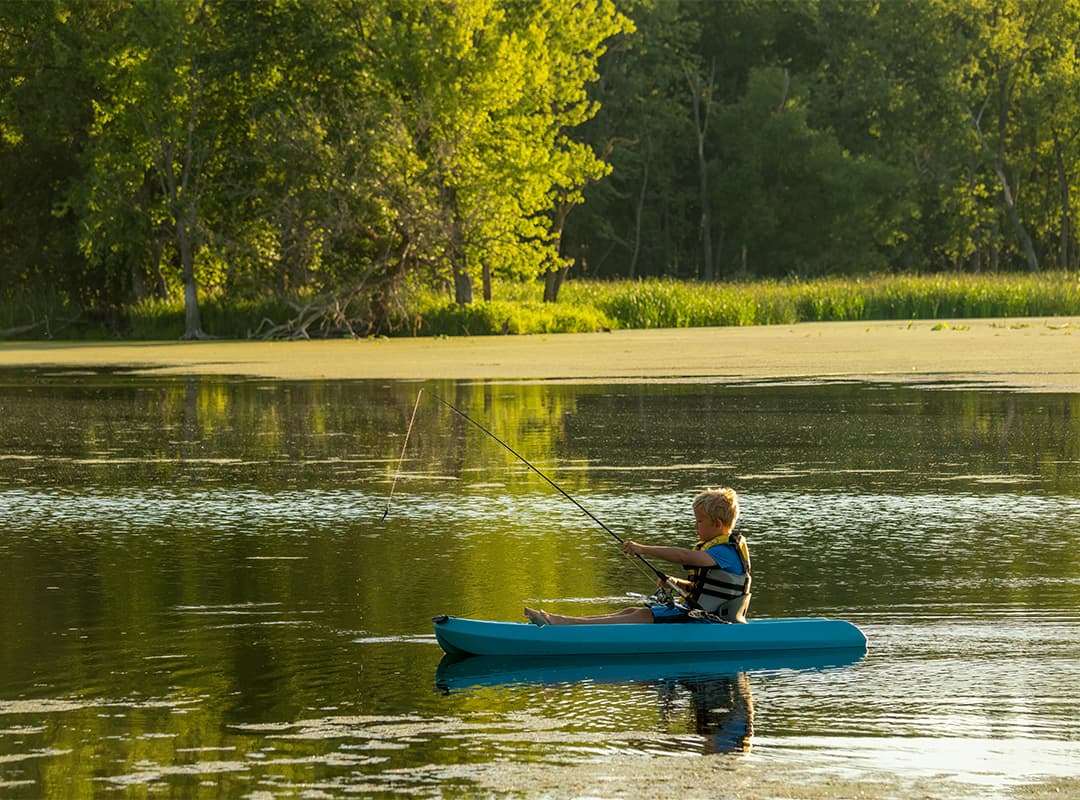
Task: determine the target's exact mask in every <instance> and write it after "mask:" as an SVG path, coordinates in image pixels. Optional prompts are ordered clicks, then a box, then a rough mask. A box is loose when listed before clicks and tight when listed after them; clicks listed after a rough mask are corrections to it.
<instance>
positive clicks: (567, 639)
mask: <svg viewBox="0 0 1080 800" xmlns="http://www.w3.org/2000/svg"><path fill="white" fill-rule="evenodd" d="M434 623H435V638H436V639H437V640H438V642H439V645H440V646H441V647H442V649H443V651H445V652H446V653H447V654H448V655H452V656H468V655H479V656H571V655H572V656H582V655H587V656H606V655H620V656H625V655H661V654H665V653H679V654H682V655H686V654H697V653H700V654H725V653H746V652H787V651H792V650H828V649H832V648H848V649H850V648H864V649H865V647H866V636H865V635H864V634H863V632H862V631H861V630H859V629H858V628H857V627H856V626H854V625H852V624H851V623H850V622H846V621H844V620H838V619H826V618H823V617H790V618H781V619H760V620H752V621H750V622H748V623H746V624H730V625H729V624H722V623H717V624H704V625H703V624H658V625H650V624H625V625H624V624H614V625H611V624H608V625H544V626H539V625H533V624H532V623H527V622H492V621H488V620H475V619H465V618H463V617H450V616H439V617H435V619H434Z"/></svg>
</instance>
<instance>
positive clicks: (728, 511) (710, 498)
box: [694, 487, 739, 528]
mask: <svg viewBox="0 0 1080 800" xmlns="http://www.w3.org/2000/svg"><path fill="white" fill-rule="evenodd" d="M698 509H700V510H702V511H704V512H705V513H706V514H707V515H708V517H709V519H711V520H712V521H713V524H716V525H723V526H724V527H725V528H732V527H734V526H735V520H737V519H738V518H739V496H738V495H737V494H735V490H734V489H729V488H727V487H723V488H719V489H706V490H705V491H704V492H702V493H701V494H699V495H698V496H697V497H695V498H694V511H697V510H698Z"/></svg>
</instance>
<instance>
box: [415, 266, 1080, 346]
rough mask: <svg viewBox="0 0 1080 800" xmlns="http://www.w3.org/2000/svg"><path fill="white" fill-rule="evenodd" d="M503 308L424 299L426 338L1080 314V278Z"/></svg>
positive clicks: (847, 285)
mask: <svg viewBox="0 0 1080 800" xmlns="http://www.w3.org/2000/svg"><path fill="white" fill-rule="evenodd" d="M500 289H501V291H500V292H499V294H500V297H502V298H503V299H500V300H498V301H493V302H491V303H475V304H473V305H471V306H469V307H467V308H464V309H462V308H458V307H456V306H454V305H453V304H452V303H450V302H449V301H447V300H446V299H445V298H443V297H439V296H436V295H434V294H421V295H415V296H414V297H413V299H412V301H411V305H412V307H413V309H414V313H415V317H416V318H418V319H421V320H423V323H422V324H421V325H419V326H418V327H415V326H414V328H415V330H417V332H419V333H421V334H446V335H455V334H463V333H470V334H485V333H545V332H553V331H581V330H604V329H616V328H684V327H701V326H731V325H775V324H792V323H796V322H843V321H859V320H875V319H876V320H890V319H901V320H911V319H941V318H945V317H948V318H973V317H1024V316H1062V315H1080V276H1078V275H1077V274H1074V273H1064V272H1052V273H1042V274H1039V275H1027V274H1004V275H963V274H956V273H948V274H938V275H926V276H910V275H907V276H905V275H896V276H894V275H883V276H876V277H869V278H866V277H864V278H822V279H817V280H808V281H801V280H785V281H734V282H721V283H709V284H706V283H697V282H687V281H673V280H659V279H650V280H641V281H595V280H575V281H568V282H567V283H566V284H565V285H564V286H563V289H562V292H561V293H560V295H559V301H558V303H556V304H543V303H541V302H540V301H541V296H542V288H541V287H540V286H539V285H535V284H534V285H515V286H513V287H506V288H505V289H502V288H501V287H500Z"/></svg>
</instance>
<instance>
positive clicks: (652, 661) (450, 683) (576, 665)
mask: <svg viewBox="0 0 1080 800" xmlns="http://www.w3.org/2000/svg"><path fill="white" fill-rule="evenodd" d="M865 655H866V648H863V647H855V648H832V649H828V650H800V651H797V652H792V653H761V652H748V653H737V654H730V655H720V656H709V655H701V654H697V655H693V656H687V655H677V654H668V655H649V656H547V657H544V658H536V657H531V656H466V657H457V656H450V655H447V656H443V659H442V661H441V662H439V666H438V668H437V669H436V671H435V686H436V688H438V689H440V690H442V691H449V692H452V691H460V690H465V689H469V688H472V687H477V686H500V685H512V684H550V683H577V682H592V683H638V682H642V681H659V680H707V679H710V678H715V677H718V676H732V675H737V674H738V673H740V672H770V671H778V670H818V669H826V668H829V667H842V666H848V665H850V664H854V663H856V662H857V661H859V660H860V659H862V658H863V656H865Z"/></svg>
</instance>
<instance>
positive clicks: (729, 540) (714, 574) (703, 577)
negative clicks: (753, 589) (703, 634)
mask: <svg viewBox="0 0 1080 800" xmlns="http://www.w3.org/2000/svg"><path fill="white" fill-rule="evenodd" d="M716 545H726V546H728V547H732V548H734V549H735V552H736V553H737V554H738V556H739V561H740V562H742V567H743V574H742V575H736V574H735V573H733V572H728V571H727V570H725V569H721V568H720V567H718V566H713V567H695V566H689V565H688V566H687V567H686V570H687V572H689V573H690V582H691V584H692V587H691V589H690V597H689V598H688V603H689V605H690V607H691V608H692V609H693V610H694V611H701V612H704V615H706V616H710V617H717V618H719V620H720V621H723V622H746V609H747V607H748V606H749V605H750V550H749V548H748V547H747V546H746V540H745V539H744V538H743V536H742V534H739V533H734V532H732V533H730V534H723V535H721V536H717V537H716V538H715V539H710V540H709V541H707V542H698V543H697V544H695V545H694V549H695V550H708V549H709V548H710V547H715V546H716Z"/></svg>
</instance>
